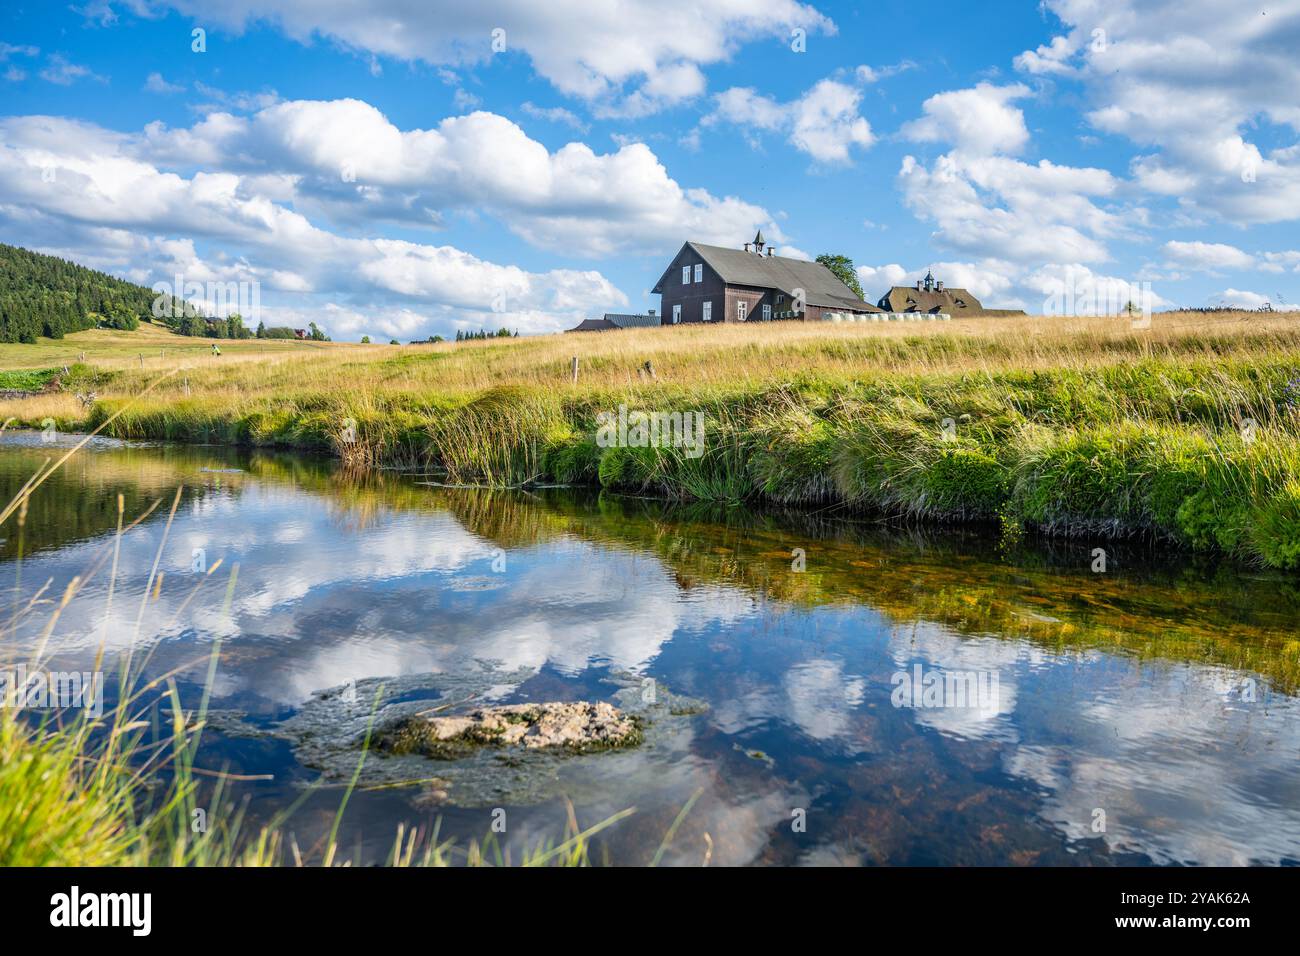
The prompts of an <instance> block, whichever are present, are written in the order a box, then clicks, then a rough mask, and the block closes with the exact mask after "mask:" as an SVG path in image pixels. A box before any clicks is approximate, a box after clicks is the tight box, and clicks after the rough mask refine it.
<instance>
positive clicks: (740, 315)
mask: <svg viewBox="0 0 1300 956" xmlns="http://www.w3.org/2000/svg"><path fill="white" fill-rule="evenodd" d="M748 315H749V303H748V302H746V301H745V300H744V299H741V300H740V301H739V302H737V303H736V321H737V322H744V321H745V318H746V317H747V316H748Z"/></svg>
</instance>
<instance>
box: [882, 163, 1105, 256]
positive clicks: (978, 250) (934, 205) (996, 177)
mask: <svg viewBox="0 0 1300 956" xmlns="http://www.w3.org/2000/svg"><path fill="white" fill-rule="evenodd" d="M899 182H900V185H901V187H902V190H903V200H904V202H905V203H906V204H907V206H908V207H909V208H910V209H912V210H913V211H914V212H915V213H916V214H917V215H918V216H920V217H921V218H923V219H926V220H929V221H932V222H934V223H935V224H936V225H937V227H938V229H937V232H936V233H935V236H934V238H935V240H936V241H937V242H939V243H940V244H941V245H943V246H945V247H947V248H951V249H954V250H956V251H959V252H965V253H968V254H974V255H982V256H994V257H997V258H1000V259H1007V260H1012V261H1015V262H1021V263H1026V264H1028V263H1042V262H1058V263H1069V262H1097V261H1102V260H1105V259H1106V258H1108V252H1107V250H1106V245H1105V242H1104V240H1105V239H1106V238H1108V237H1111V236H1116V235H1120V234H1122V233H1123V232H1124V231H1125V226H1124V224H1123V221H1122V219H1121V217H1119V216H1118V215H1116V214H1115V213H1113V212H1110V211H1108V210H1106V209H1104V208H1103V207H1101V206H1099V205H1098V204H1097V200H1100V199H1105V198H1107V197H1110V196H1111V195H1112V194H1113V193H1114V192H1115V190H1116V185H1117V184H1116V181H1115V179H1114V177H1112V176H1111V174H1110V173H1108V172H1106V171H1105V170H1103V169H1088V168H1078V167H1072V166H1057V165H1055V164H1054V163H1051V162H1049V161H1047V160H1041V161H1040V162H1039V163H1037V164H1036V165H1030V164H1028V163H1024V162H1021V161H1019V160H1015V159H1010V158H1007V157H998V156H978V155H977V156H971V155H968V154H965V153H962V152H960V151H954V152H952V153H949V154H947V155H944V156H941V157H940V158H939V159H937V160H936V161H935V162H934V163H933V164H932V165H931V166H929V167H927V166H925V165H923V164H922V163H920V162H918V161H917V160H916V159H915V158H914V157H912V156H908V157H906V158H905V159H904V160H903V165H902V168H901V170H900V171H899Z"/></svg>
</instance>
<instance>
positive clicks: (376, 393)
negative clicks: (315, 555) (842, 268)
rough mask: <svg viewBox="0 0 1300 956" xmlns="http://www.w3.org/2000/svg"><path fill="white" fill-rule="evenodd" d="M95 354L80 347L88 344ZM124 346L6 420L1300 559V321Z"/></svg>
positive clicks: (794, 327)
mask: <svg viewBox="0 0 1300 956" xmlns="http://www.w3.org/2000/svg"><path fill="white" fill-rule="evenodd" d="M82 334H83V335H87V336H89V335H91V334H92V333H82ZM76 338H77V337H76V336H69V337H68V340H65V342H63V343H60V345H59V347H60V348H63V349H64V350H65V351H70V350H72V349H76V348H79V344H78V343H77V342H76V341H75V340H76ZM21 348H34V347H31V346H28V347H23V346H7V347H5V349H4V350H0V360H6V359H8V356H9V352H10V351H11V350H14V349H21ZM123 348H124V346H123V345H122V344H121V343H120V342H118V341H117V340H113V343H112V344H111V345H105V346H104V347H103V348H102V349H99V350H96V349H95V348H93V347H91V348H86V349H84V351H85V356H84V358H85V360H84V361H78V362H75V363H74V364H73V365H71V366H69V372H68V373H67V374H66V375H63V376H62V380H61V390H60V391H59V392H58V393H56V394H46V395H39V396H34V397H31V398H26V399H20V400H17V401H10V402H5V403H3V407H2V408H0V414H3V415H5V416H6V417H8V416H13V417H14V418H15V419H17V420H18V421H20V422H22V423H24V424H28V425H37V424H39V423H40V422H41V421H43V420H45V419H47V418H53V419H54V420H55V422H56V423H57V424H58V426H59V427H61V428H66V429H85V428H88V427H95V426H96V425H99V424H101V423H103V422H104V421H106V420H107V419H108V418H109V417H110V416H112V415H114V414H118V413H120V415H119V417H117V418H115V419H114V420H113V421H112V422H111V424H110V425H109V426H108V428H107V429H106V433H107V434H111V435H116V436H118V437H124V438H153V439H170V440H178V441H201V442H224V443H232V444H247V445H262V446H280V447H290V448H299V449H305V450H311V451H320V452H327V453H332V454H336V455H338V456H340V457H342V458H344V459H345V460H348V461H351V462H355V463H356V464H359V465H419V466H423V467H426V468H429V469H432V470H438V471H441V472H444V473H445V474H446V476H447V479H448V481H450V482H463V483H488V484H498V485H512V484H520V483H525V482H565V483H579V484H591V485H599V486H601V487H605V488H609V489H614V490H619V491H627V492H633V493H648V494H657V495H666V496H670V497H678V498H694V499H703V500H721V501H739V500H747V501H771V502H776V503H780V504H786V505H806V506H842V507H847V508H852V509H855V510H859V511H863V512H868V513H874V514H880V515H886V516H890V517H896V518H905V519H913V520H924V521H936V522H998V523H1000V524H1001V525H1002V526H1003V527H1004V528H1005V529H1006V531H1007V533H1009V534H1016V533H1019V532H1021V531H1025V530H1028V531H1036V532H1041V533H1046V534H1052V535H1066V536H1086V537H1088V538H1094V539H1101V540H1104V539H1109V538H1123V537H1135V536H1143V537H1154V538H1158V539H1161V540H1165V541H1168V542H1171V543H1174V544H1176V545H1178V546H1182V547H1186V548H1189V549H1193V550H1200V551H1220V552H1224V553H1227V554H1230V555H1233V556H1234V557H1236V558H1239V559H1242V560H1245V561H1250V562H1255V563H1259V564H1263V565H1267V566H1272V567H1281V568H1295V567H1300V417H1298V416H1300V323H1297V322H1296V321H1295V319H1294V318H1288V317H1285V316H1273V317H1269V316H1264V315H1259V314H1250V313H1245V314H1241V315H1224V314H1215V315H1212V316H1207V315H1197V314H1178V313H1168V314H1162V315H1157V316H1155V317H1154V320H1153V323H1152V327H1151V328H1150V329H1145V330H1138V329H1134V328H1133V327H1132V326H1131V324H1130V323H1129V322H1128V321H1127V320H1126V319H1115V318H1095V319H1071V320H1064V319H1043V318H1034V317H1028V318H1024V319H997V320H993V319H984V320H979V319H974V320H966V321H961V322H952V323H916V324H911V323H907V324H901V323H900V324H866V325H857V324H854V325H844V326H827V325H808V326H805V325H798V324H779V323H777V324H771V325H765V326H736V325H729V326H715V327H700V328H690V329H683V328H671V329H648V330H635V331H624V332H619V333H613V334H608V335H569V336H552V337H546V338H542V339H533V340H528V339H512V340H502V341H489V342H474V343H462V344H443V345H422V346H402V347H396V346H347V345H338V346H331V347H321V348H315V349H307V348H294V347H292V346H290V347H288V348H279V347H277V348H275V349H271V350H267V349H266V348H265V347H264V346H262V344H261V343H253V344H251V345H248V346H246V347H243V348H236V344H235V343H231V345H230V347H229V348H227V349H226V353H225V354H223V355H222V356H219V357H218V356H211V355H204V354H197V355H196V354H194V353H192V352H189V353H180V354H178V355H173V356H171V357H169V356H168V354H167V348H166V346H165V345H163V346H161V347H160V348H159V350H158V354H156V355H154V354H149V353H140V352H137V353H136V354H134V355H132V354H129V353H124V352H123V351H122V350H123ZM575 355H576V356H577V357H578V359H579V375H578V381H577V382H576V383H574V382H573V381H572V379H571V374H570V362H571V359H572V357H573V356H575ZM142 356H143V357H142ZM77 357H78V358H81V357H82V356H81V354H80V353H79V354H78V356H77ZM46 360H47V361H48V356H47V357H46ZM647 363H649V368H650V369H652V370H653V371H648V370H647V368H646V364H647ZM164 375H165V376H167V377H166V379H165V380H164V381H162V382H161V383H159V384H158V385H157V386H156V387H155V388H154V390H153V391H152V392H150V393H149V394H148V395H147V396H145V397H144V398H134V396H137V395H138V394H139V393H140V392H141V391H142V390H143V389H144V388H145V386H146V385H147V384H149V383H153V382H157V381H158V379H159V378H160V377H161V376H164ZM77 396H81V397H80V398H78V397H77ZM90 396H93V397H90ZM619 405H626V406H627V407H628V408H629V409H633V410H642V411H648V412H669V413H672V412H686V411H699V412H702V413H703V415H704V419H705V422H706V431H705V451H704V454H703V455H702V456H700V457H691V456H689V455H688V454H686V453H685V452H684V451H683V449H681V448H672V447H668V448H631V447H601V445H600V443H598V441H597V427H598V422H597V416H598V415H599V414H600V413H601V412H608V411H612V410H615V409H617V408H618V406H619Z"/></svg>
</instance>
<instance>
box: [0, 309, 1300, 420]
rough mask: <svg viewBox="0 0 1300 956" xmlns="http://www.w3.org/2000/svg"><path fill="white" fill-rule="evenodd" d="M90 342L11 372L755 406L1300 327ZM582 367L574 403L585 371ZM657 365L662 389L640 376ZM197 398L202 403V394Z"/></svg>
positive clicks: (224, 403) (1199, 323) (8, 409)
mask: <svg viewBox="0 0 1300 956" xmlns="http://www.w3.org/2000/svg"><path fill="white" fill-rule="evenodd" d="M219 344H220V347H221V350H222V354H221V355H220V356H214V355H212V354H211V345H212V342H211V340H206V339H192V338H184V337H181V336H177V335H174V334H172V333H170V332H166V331H164V330H160V329H156V328H150V327H143V328H142V329H141V330H139V331H137V332H107V331H92V332H82V333H77V334H74V335H70V336H68V337H67V338H66V339H63V340H61V341H58V342H51V341H48V340H43V341H42V342H41V343H39V344H37V345H0V369H6V370H8V369H34V368H60V369H61V368H62V367H63V366H65V365H67V366H71V365H73V364H74V363H76V362H78V361H79V360H83V359H84V363H85V364H86V365H88V366H90V368H91V369H93V370H95V371H97V372H103V373H110V374H109V375H106V376H104V378H103V380H102V382H101V384H100V385H98V386H87V389H89V388H91V387H93V388H94V390H95V391H96V394H97V397H98V398H100V399H104V398H122V397H127V396H130V395H132V394H135V393H137V392H138V391H139V390H140V389H142V388H143V387H144V386H145V384H147V383H149V382H152V381H155V380H157V379H158V378H159V377H160V376H162V375H170V378H169V380H168V381H166V382H164V383H162V384H161V385H160V386H159V388H158V389H157V391H156V392H155V394H154V396H153V397H152V399H151V401H166V400H169V399H173V400H174V399H176V398H182V397H187V396H188V397H191V398H193V399H196V400H199V401H202V402H203V403H204V404H211V405H213V406H219V407H224V408H230V407H236V408H238V407H246V406H248V405H249V404H250V403H252V402H257V403H259V404H260V403H269V404H272V405H283V404H285V403H289V404H297V403H298V402H300V401H302V400H304V399H308V398H310V399H320V398H322V397H327V396H346V397H347V398H348V399H349V400H350V401H351V402H353V403H355V402H357V401H358V400H364V399H371V400H376V399H378V400H383V399H387V398H390V397H395V396H399V395H400V396H409V397H414V396H440V397H443V398H453V399H454V398H460V397H464V396H466V395H471V394H475V393H479V392H481V391H483V390H485V389H488V388H493V387H497V386H503V385H514V386H522V387H525V388H530V387H536V388H542V389H546V390H555V389H564V390H566V391H569V392H572V391H578V392H587V391H589V390H598V391H607V390H616V391H621V390H629V391H631V392H635V391H637V390H639V389H641V388H643V387H647V386H652V385H653V384H655V382H657V383H658V384H660V385H672V386H675V387H689V388H694V389H699V390H701V391H714V390H719V389H720V390H724V391H731V390H739V391H748V390H751V389H753V388H761V387H765V386H767V385H770V384H776V383H781V382H784V381H789V380H792V379H795V378H796V377H805V378H807V377H816V378H826V379H831V380H843V379H861V378H864V377H873V376H875V375H879V374H904V375H916V374H932V373H939V374H950V373H962V372H973V371H989V372H997V371H1011V370H1018V371H1034V370H1040V369H1049V368H1051V369H1059V368H1063V367H1064V368H1080V367H1091V366H1101V365H1111V364H1115V363H1122V362H1126V361H1135V360H1138V359H1142V358H1177V357H1183V358H1186V359H1188V360H1194V359H1196V358H1202V357H1221V356H1222V355H1224V354H1225V353H1229V352H1231V353H1240V354H1248V353H1251V352H1254V351H1260V352H1271V353H1276V352H1277V351H1278V350H1286V351H1290V350H1296V349H1298V348H1300V314H1298V315H1288V314H1285V313H1283V314H1271V315H1270V314H1263V313H1250V312H1242V313H1210V314H1205V313H1161V314H1157V315H1156V316H1154V317H1153V319H1152V323H1151V328H1149V329H1146V330H1140V329H1134V328H1133V327H1132V325H1131V323H1130V322H1129V320H1128V319H1127V318H1125V317H1095V318H1057V317H1039V316H1028V317H1017V318H1001V319H991V318H973V319H964V320H955V321H951V322H907V323H846V324H822V323H817V324H803V323H797V322H785V323H770V324H747V325H738V324H725V325H724V324H719V325H711V326H692V327H682V326H678V327H666V328H657V329H634V330H622V331H617V332H605V333H582V334H573V335H551V336H541V337H533V338H518V339H489V340H487V341H482V342H464V343H451V342H448V343H441V344H437V345H403V346H393V345H355V344H350V343H319V342H293V341H266V340H248V341H222V342H220V343H219ZM574 356H577V357H578V360H579V383H578V387H577V389H576V390H575V389H573V386H572V385H571V381H570V362H571V360H572V358H573V357H574ZM647 361H648V362H651V363H652V364H653V367H654V371H655V376H656V379H655V382H651V380H650V379H649V378H648V376H644V375H643V374H642V373H641V372H640V371H639V369H640V368H641V366H642V365H643V364H644V363H645V362H647ZM187 389H188V391H187ZM77 412H78V408H77V405H76V401H75V398H74V397H73V396H71V395H62V396H39V397H35V398H28V399H21V400H17V401H8V402H0V414H3V416H4V417H9V416H14V417H15V418H17V419H18V420H20V421H27V422H31V421H34V420H39V419H40V418H42V417H44V416H47V415H48V416H51V417H55V418H58V419H60V420H68V419H75V418H76V417H77Z"/></svg>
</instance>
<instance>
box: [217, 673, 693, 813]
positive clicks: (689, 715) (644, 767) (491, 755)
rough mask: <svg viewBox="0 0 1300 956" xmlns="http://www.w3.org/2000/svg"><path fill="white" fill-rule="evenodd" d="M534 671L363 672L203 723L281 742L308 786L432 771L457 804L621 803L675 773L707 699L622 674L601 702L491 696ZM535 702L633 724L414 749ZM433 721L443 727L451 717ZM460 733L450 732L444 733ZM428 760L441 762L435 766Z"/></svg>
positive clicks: (366, 783)
mask: <svg viewBox="0 0 1300 956" xmlns="http://www.w3.org/2000/svg"><path fill="white" fill-rule="evenodd" d="M534 676H536V671H534V670H530V669H527V668H519V669H506V668H502V667H500V666H498V665H495V664H493V663H491V662H486V661H479V662H476V663H475V664H474V666H472V667H467V668H465V669H463V670H459V671H457V672H455V673H447V672H441V673H433V674H410V675H404V676H400V677H387V678H364V679H361V680H358V681H357V682H356V683H355V684H354V685H348V686H346V687H335V688H330V689H328V690H322V691H318V692H316V693H314V694H312V695H311V697H310V698H308V699H307V700H305V701H303V703H302V704H301V706H300V707H299V709H298V710H297V711H296V712H295V713H294V714H292V715H291V716H289V717H286V718H284V719H282V720H274V721H269V722H262V721H257V722H254V721H251V720H249V719H248V717H247V715H242V714H238V713H234V712H231V713H226V714H223V713H218V712H214V711H209V712H208V723H209V725H210V726H214V727H218V726H219V729H220V730H221V731H222V732H223V733H225V734H228V735H231V736H241V737H246V736H255V737H267V736H269V737H274V738H280V739H284V740H287V741H289V743H290V746H291V747H292V748H293V752H294V756H295V757H296V758H297V760H298V761H299V762H300V763H301V764H302V765H303V766H305V767H310V768H312V769H315V770H318V771H320V774H321V778H320V779H319V780H318V781H315V782H313V783H312V784H311V785H312V786H338V787H346V786H350V785H351V783H352V781H353V780H354V779H356V780H357V782H358V785H359V786H360V787H361V788H362V789H366V790H373V789H380V788H383V789H389V788H395V787H400V788H403V789H408V788H409V787H411V786H414V785H417V784H418V785H419V786H421V787H424V786H426V785H427V783H428V781H430V779H431V778H434V777H436V785H434V786H430V787H429V796H430V798H431V799H432V798H433V796H434V795H435V794H438V795H440V796H439V797H438V799H437V801H436V802H437V803H447V804H452V805H454V806H458V807H484V806H489V807H497V806H504V805H516V806H532V805H536V804H539V803H542V802H544V801H547V800H552V799H555V798H556V797H558V796H561V795H563V796H566V797H568V798H570V799H572V800H574V802H575V803H584V802H591V801H595V800H603V801H612V803H613V804H614V805H617V806H618V807H619V808H622V807H625V806H632V805H633V804H635V803H636V801H637V799H638V798H639V796H640V795H643V794H644V793H645V792H646V790H648V789H653V788H655V787H659V786H662V785H663V784H664V781H665V780H671V779H672V769H673V768H674V767H677V766H678V765H679V764H680V762H681V761H682V760H683V759H684V758H685V757H686V756H687V755H689V753H690V750H691V741H692V739H693V734H694V730H693V723H694V717H695V715H698V714H701V713H704V712H705V710H707V705H706V704H705V703H704V702H703V701H699V700H695V699H693V698H690V697H683V696H680V695H678V694H675V693H673V692H672V691H671V690H670V689H669V688H667V687H665V686H664V685H663V684H661V683H657V684H653V692H650V691H649V690H648V688H647V682H646V679H645V678H644V677H642V676H639V675H636V674H631V673H626V672H621V671H616V672H611V673H610V674H609V675H607V677H605V678H603V679H602V683H607V684H609V685H612V686H613V687H614V688H615V690H614V692H613V693H612V694H611V695H610V697H611V699H610V702H609V703H603V702H595V703H591V702H583V703H567V704H532V703H522V704H506V705H494V704H491V703H490V702H491V701H492V700H494V699H500V698H502V697H505V696H506V695H509V694H514V693H517V692H518V690H519V688H520V687H522V686H523V685H524V684H525V683H526V682H527V681H528V680H530V679H531V678H533V677H534ZM534 707H563V708H583V707H589V708H591V709H592V713H593V714H594V715H597V716H599V715H605V714H607V713H613V714H616V715H618V717H619V718H620V719H621V720H623V721H630V722H631V723H632V724H634V725H635V728H636V737H635V739H634V740H632V739H627V738H626V736H625V731H624V732H620V731H622V730H623V728H625V726H626V725H624V724H621V723H617V722H614V723H610V722H608V721H606V722H605V724H604V726H606V727H609V728H611V729H612V734H611V739H614V740H620V739H621V740H622V743H621V744H619V745H618V746H611V745H610V744H608V743H605V744H603V745H600V744H595V743H590V744H589V745H577V746H565V745H563V744H561V745H559V746H537V745H536V744H534V745H533V746H529V745H528V744H526V743H524V742H523V741H524V740H526V739H527V738H528V736H529V734H528V733H527V731H528V730H529V728H528V727H527V722H526V721H521V724H520V725H519V726H521V727H522V729H523V730H524V731H525V733H524V734H523V735H522V736H521V737H520V738H519V739H518V740H516V741H515V742H514V743H513V744H510V745H508V746H501V745H499V743H500V741H493V742H492V743H490V744H487V745H484V744H473V745H470V746H463V747H462V749H460V750H459V751H457V750H454V749H451V748H443V749H441V750H440V752H438V753H434V752H432V751H431V750H422V749H421V747H420V746H419V745H418V743H419V741H420V740H421V738H423V739H424V741H425V742H426V744H427V743H431V741H430V739H429V735H428V733H427V732H426V731H425V729H424V728H423V727H422V726H421V725H422V724H423V725H426V726H427V725H428V724H430V723H431V722H432V721H434V720H441V719H445V720H448V721H450V720H460V721H465V720H468V719H469V718H471V717H472V715H473V714H475V713H478V712H483V713H501V712H503V711H505V712H508V711H512V710H528V709H530V708H534ZM606 708H607V709H608V710H606ZM561 724H563V722H561ZM434 726H436V727H438V728H439V732H442V730H443V729H447V730H450V729H452V728H454V727H455V726H456V725H454V724H448V723H441V724H435V725H434ZM460 726H461V727H462V728H463V729H469V726H470V725H469V724H462V725H460ZM513 726H515V725H512V727H513ZM518 732H519V731H518V730H513V733H518ZM403 736H405V737H406V741H405V748H404V747H403V742H402V740H401V739H400V738H402V737H403ZM457 736H458V735H457V732H455V731H453V732H451V733H450V737H451V738H456V737H457ZM536 736H537V738H538V742H540V741H542V740H557V739H558V740H562V739H566V732H564V731H558V732H556V733H552V732H550V731H549V729H548V731H547V732H546V733H545V734H543V733H541V732H540V728H539V729H538V732H537V733H536ZM576 739H579V740H582V739H585V738H581V737H578V738H576ZM594 739H599V738H594ZM367 742H368V746H367ZM463 743H464V741H463V739H462V744H463ZM435 758H438V759H437V763H436V764H435V765H431V763H430V762H431V760H433V759H435ZM435 768H436V769H435Z"/></svg>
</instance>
